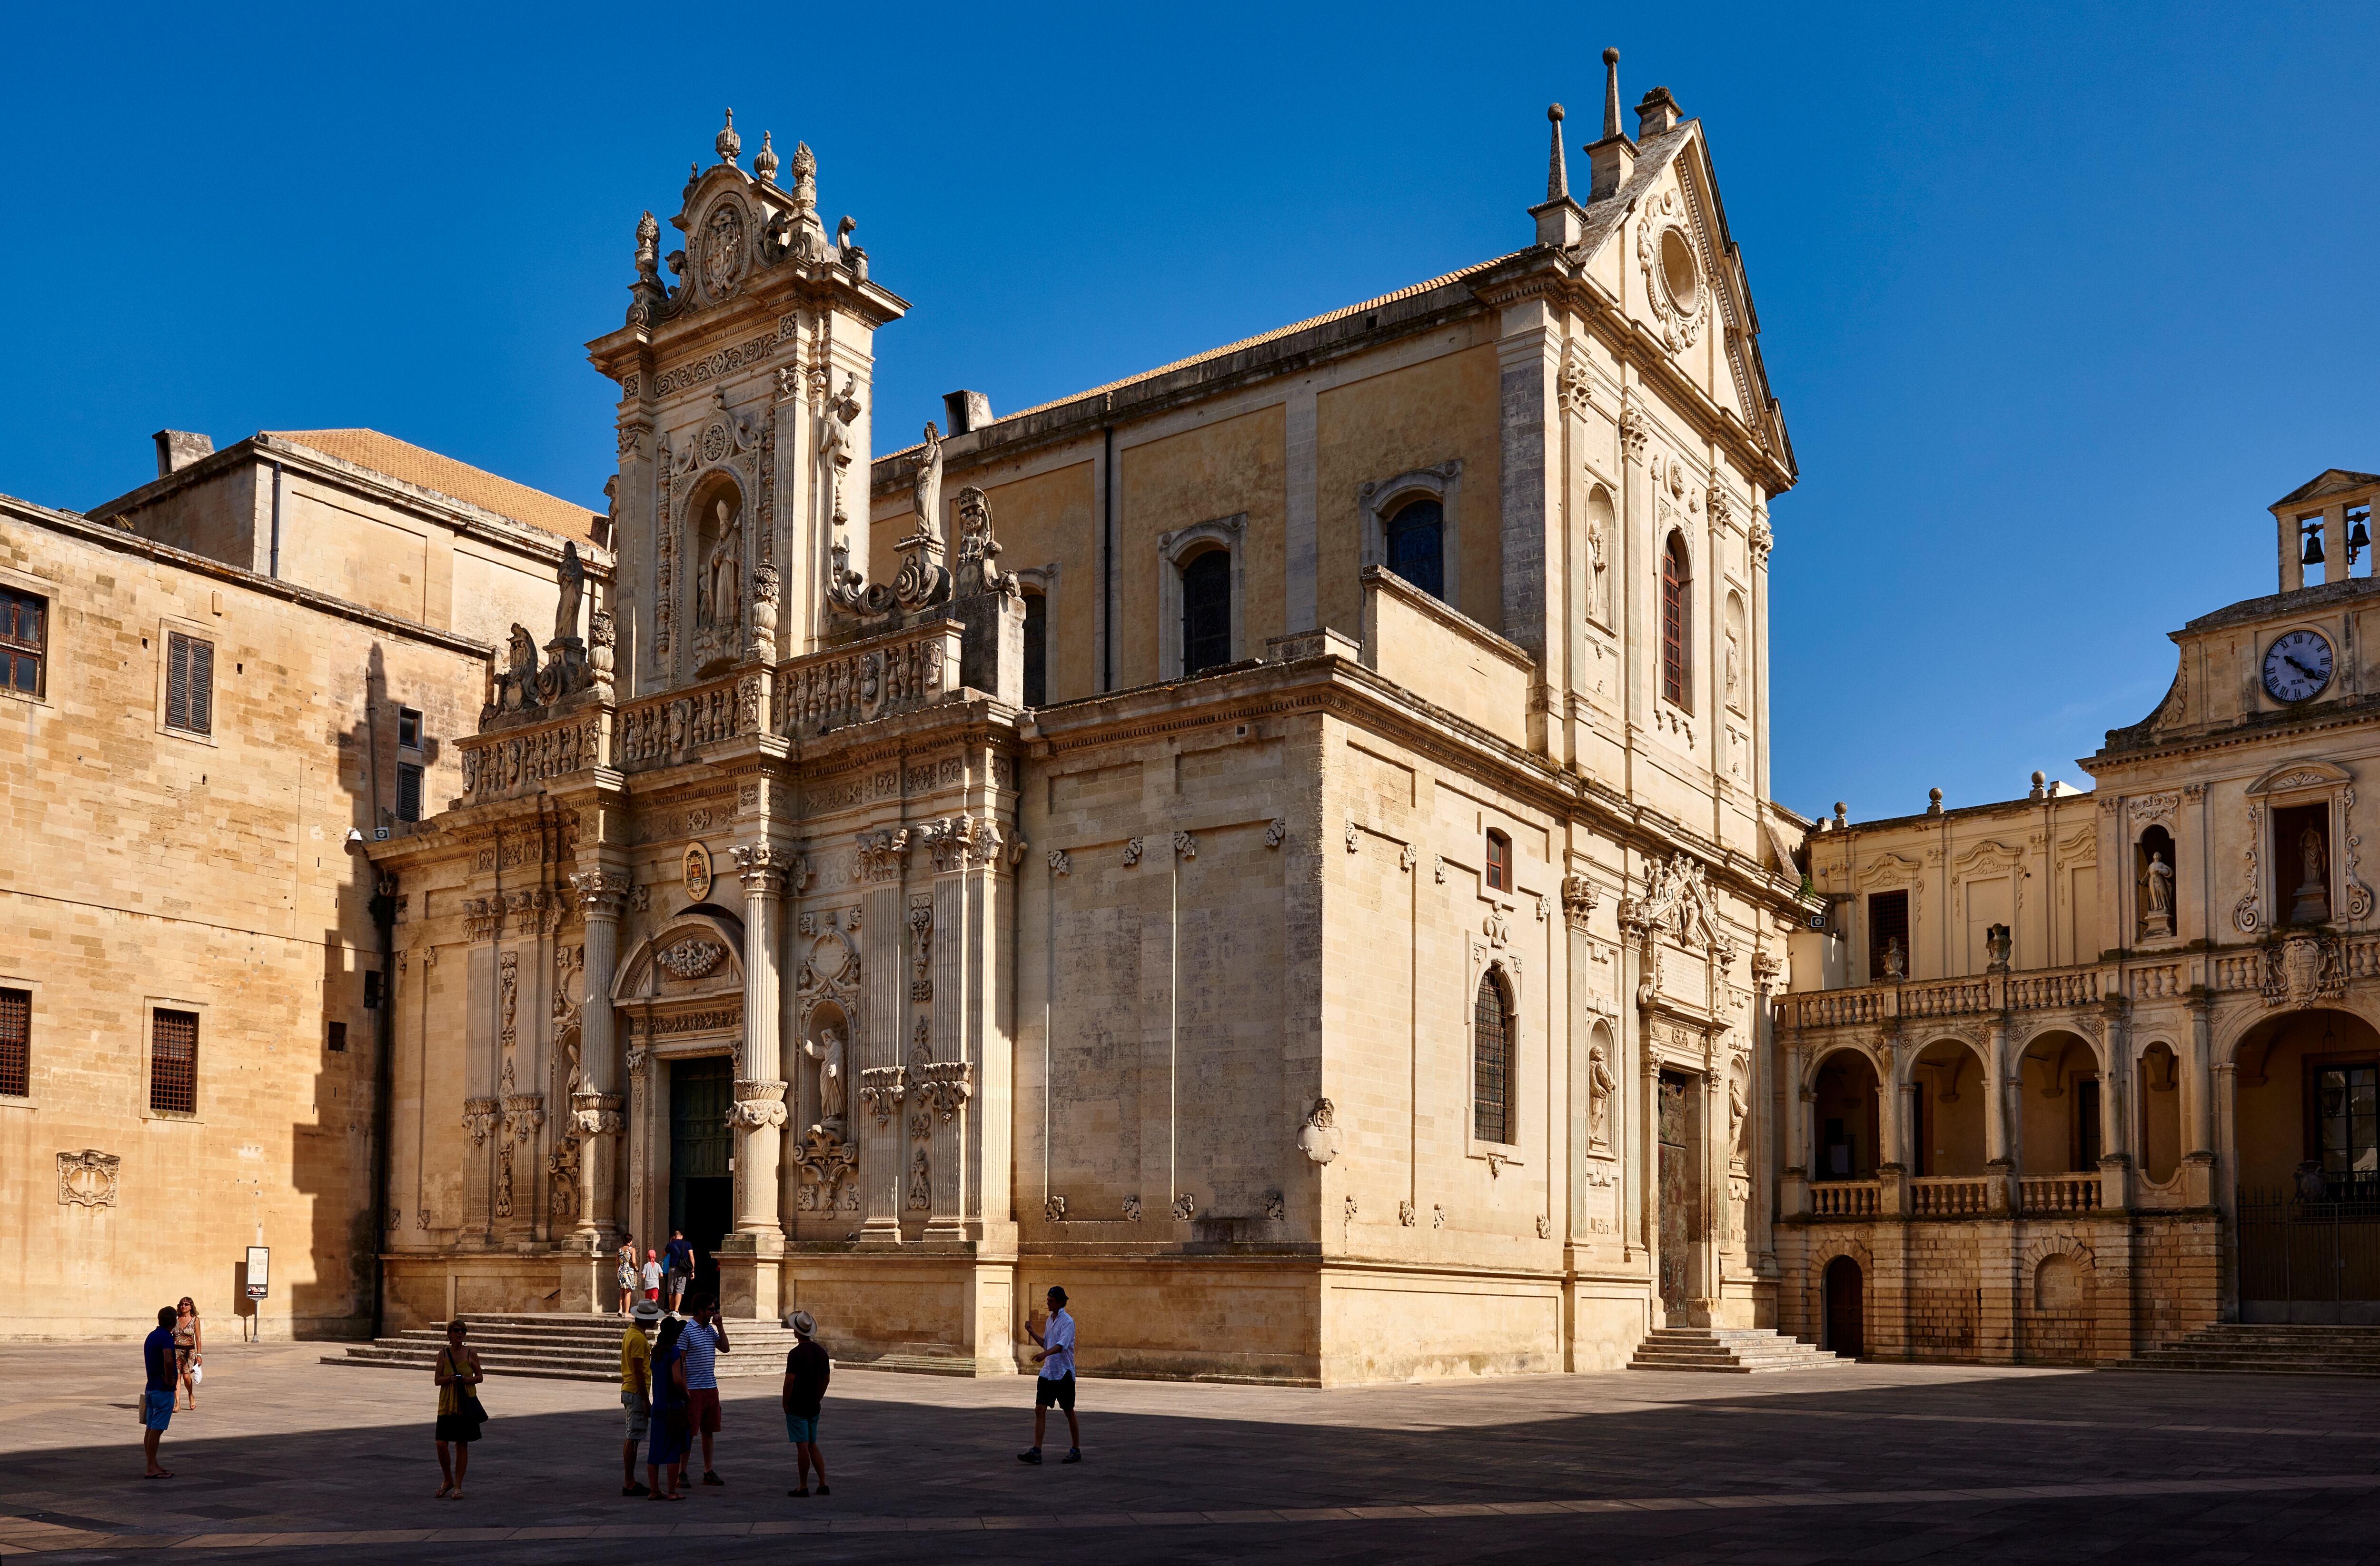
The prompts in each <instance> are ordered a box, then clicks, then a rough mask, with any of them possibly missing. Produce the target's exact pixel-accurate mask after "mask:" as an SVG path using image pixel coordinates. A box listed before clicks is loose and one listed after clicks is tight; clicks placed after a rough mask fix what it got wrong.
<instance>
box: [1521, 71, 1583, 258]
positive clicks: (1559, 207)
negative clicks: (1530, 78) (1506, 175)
mask: <svg viewBox="0 0 2380 1566" xmlns="http://www.w3.org/2000/svg"><path fill="white" fill-rule="evenodd" d="M1546 123H1547V124H1548V125H1549V126H1551V127H1553V151H1552V152H1550V153H1549V154H1548V157H1547V161H1546V199H1545V200H1542V201H1540V202H1538V203H1537V204H1536V206H1534V207H1531V208H1530V209H1529V215H1530V216H1531V217H1533V218H1536V220H1537V243H1538V244H1540V245H1545V246H1549V247H1551V248H1552V249H1558V250H1566V249H1569V248H1570V247H1571V246H1573V245H1575V244H1577V243H1578V242H1579V240H1580V239H1582V238H1583V237H1585V233H1586V214H1585V212H1581V211H1579V208H1578V203H1577V202H1576V201H1573V200H1571V199H1570V165H1569V164H1568V163H1566V162H1565V161H1564V160H1563V158H1562V106H1561V105H1560V103H1548V104H1547V105H1546Z"/></svg>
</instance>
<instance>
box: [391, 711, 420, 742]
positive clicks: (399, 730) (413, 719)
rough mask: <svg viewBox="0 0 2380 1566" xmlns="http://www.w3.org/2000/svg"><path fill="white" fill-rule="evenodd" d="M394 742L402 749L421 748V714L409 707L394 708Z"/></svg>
mask: <svg viewBox="0 0 2380 1566" xmlns="http://www.w3.org/2000/svg"><path fill="white" fill-rule="evenodd" d="M396 743H397V747H398V748H399V749H403V750H419V749H420V748H421V714H420V713H419V712H416V711H415V710H413V709H412V708H410V707H400V708H398V709H397V710H396Z"/></svg>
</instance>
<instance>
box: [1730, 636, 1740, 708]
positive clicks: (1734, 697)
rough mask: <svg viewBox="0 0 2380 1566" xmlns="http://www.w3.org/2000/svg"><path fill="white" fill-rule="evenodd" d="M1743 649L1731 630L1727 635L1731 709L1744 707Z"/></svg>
mask: <svg viewBox="0 0 2380 1566" xmlns="http://www.w3.org/2000/svg"><path fill="white" fill-rule="evenodd" d="M1742 689H1743V649H1742V647H1741V646H1740V645H1739V643H1738V641H1737V638H1736V635H1735V632H1734V631H1733V630H1732V629H1730V630H1729V632H1728V633H1727V704H1728V705H1729V706H1730V707H1742V706H1743V696H1742V695H1741V694H1739V693H1740V692H1741V691H1742Z"/></svg>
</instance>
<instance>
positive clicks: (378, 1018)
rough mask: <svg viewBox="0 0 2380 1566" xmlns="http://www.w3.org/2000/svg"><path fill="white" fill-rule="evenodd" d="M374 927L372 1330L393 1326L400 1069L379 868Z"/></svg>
mask: <svg viewBox="0 0 2380 1566" xmlns="http://www.w3.org/2000/svg"><path fill="white" fill-rule="evenodd" d="M371 919H372V928H373V929H376V930H378V931H379V932H380V976H381V977H380V1010H378V1011H377V1012H374V1013H373V1014H372V1146H371V1258H372V1264H371V1335H372V1336H373V1337H375V1338H377V1337H379V1336H380V1335H381V1330H382V1329H383V1328H384V1327H385V1326H386V1325H387V1321H386V1319H385V1316H386V1311H387V1305H386V1300H387V1295H388V1290H387V1288H386V1279H385V1278H384V1277H383V1262H382V1261H381V1252H382V1250H383V1248H384V1247H385V1245H386V1244H387V1242H388V1121H389V1098H390V1096H391V1094H392V1093H393V1092H394V1091H395V1088H394V1086H393V1079H394V1073H395V1063H394V1061H393V1056H394V1055H395V1042H396V984H395V977H396V878H395V876H392V875H380V874H378V873H377V872H375V874H374V877H373V883H372V899H371Z"/></svg>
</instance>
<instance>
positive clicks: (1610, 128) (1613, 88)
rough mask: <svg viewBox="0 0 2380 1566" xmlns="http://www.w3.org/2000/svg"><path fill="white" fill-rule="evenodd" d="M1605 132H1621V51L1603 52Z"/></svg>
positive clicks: (1610, 134)
mask: <svg viewBox="0 0 2380 1566" xmlns="http://www.w3.org/2000/svg"><path fill="white" fill-rule="evenodd" d="M1603 134H1604V135H1605V136H1607V137H1612V136H1617V135H1619V134H1620V51H1619V50H1617V49H1606V50H1605V51H1604V52H1603Z"/></svg>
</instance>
